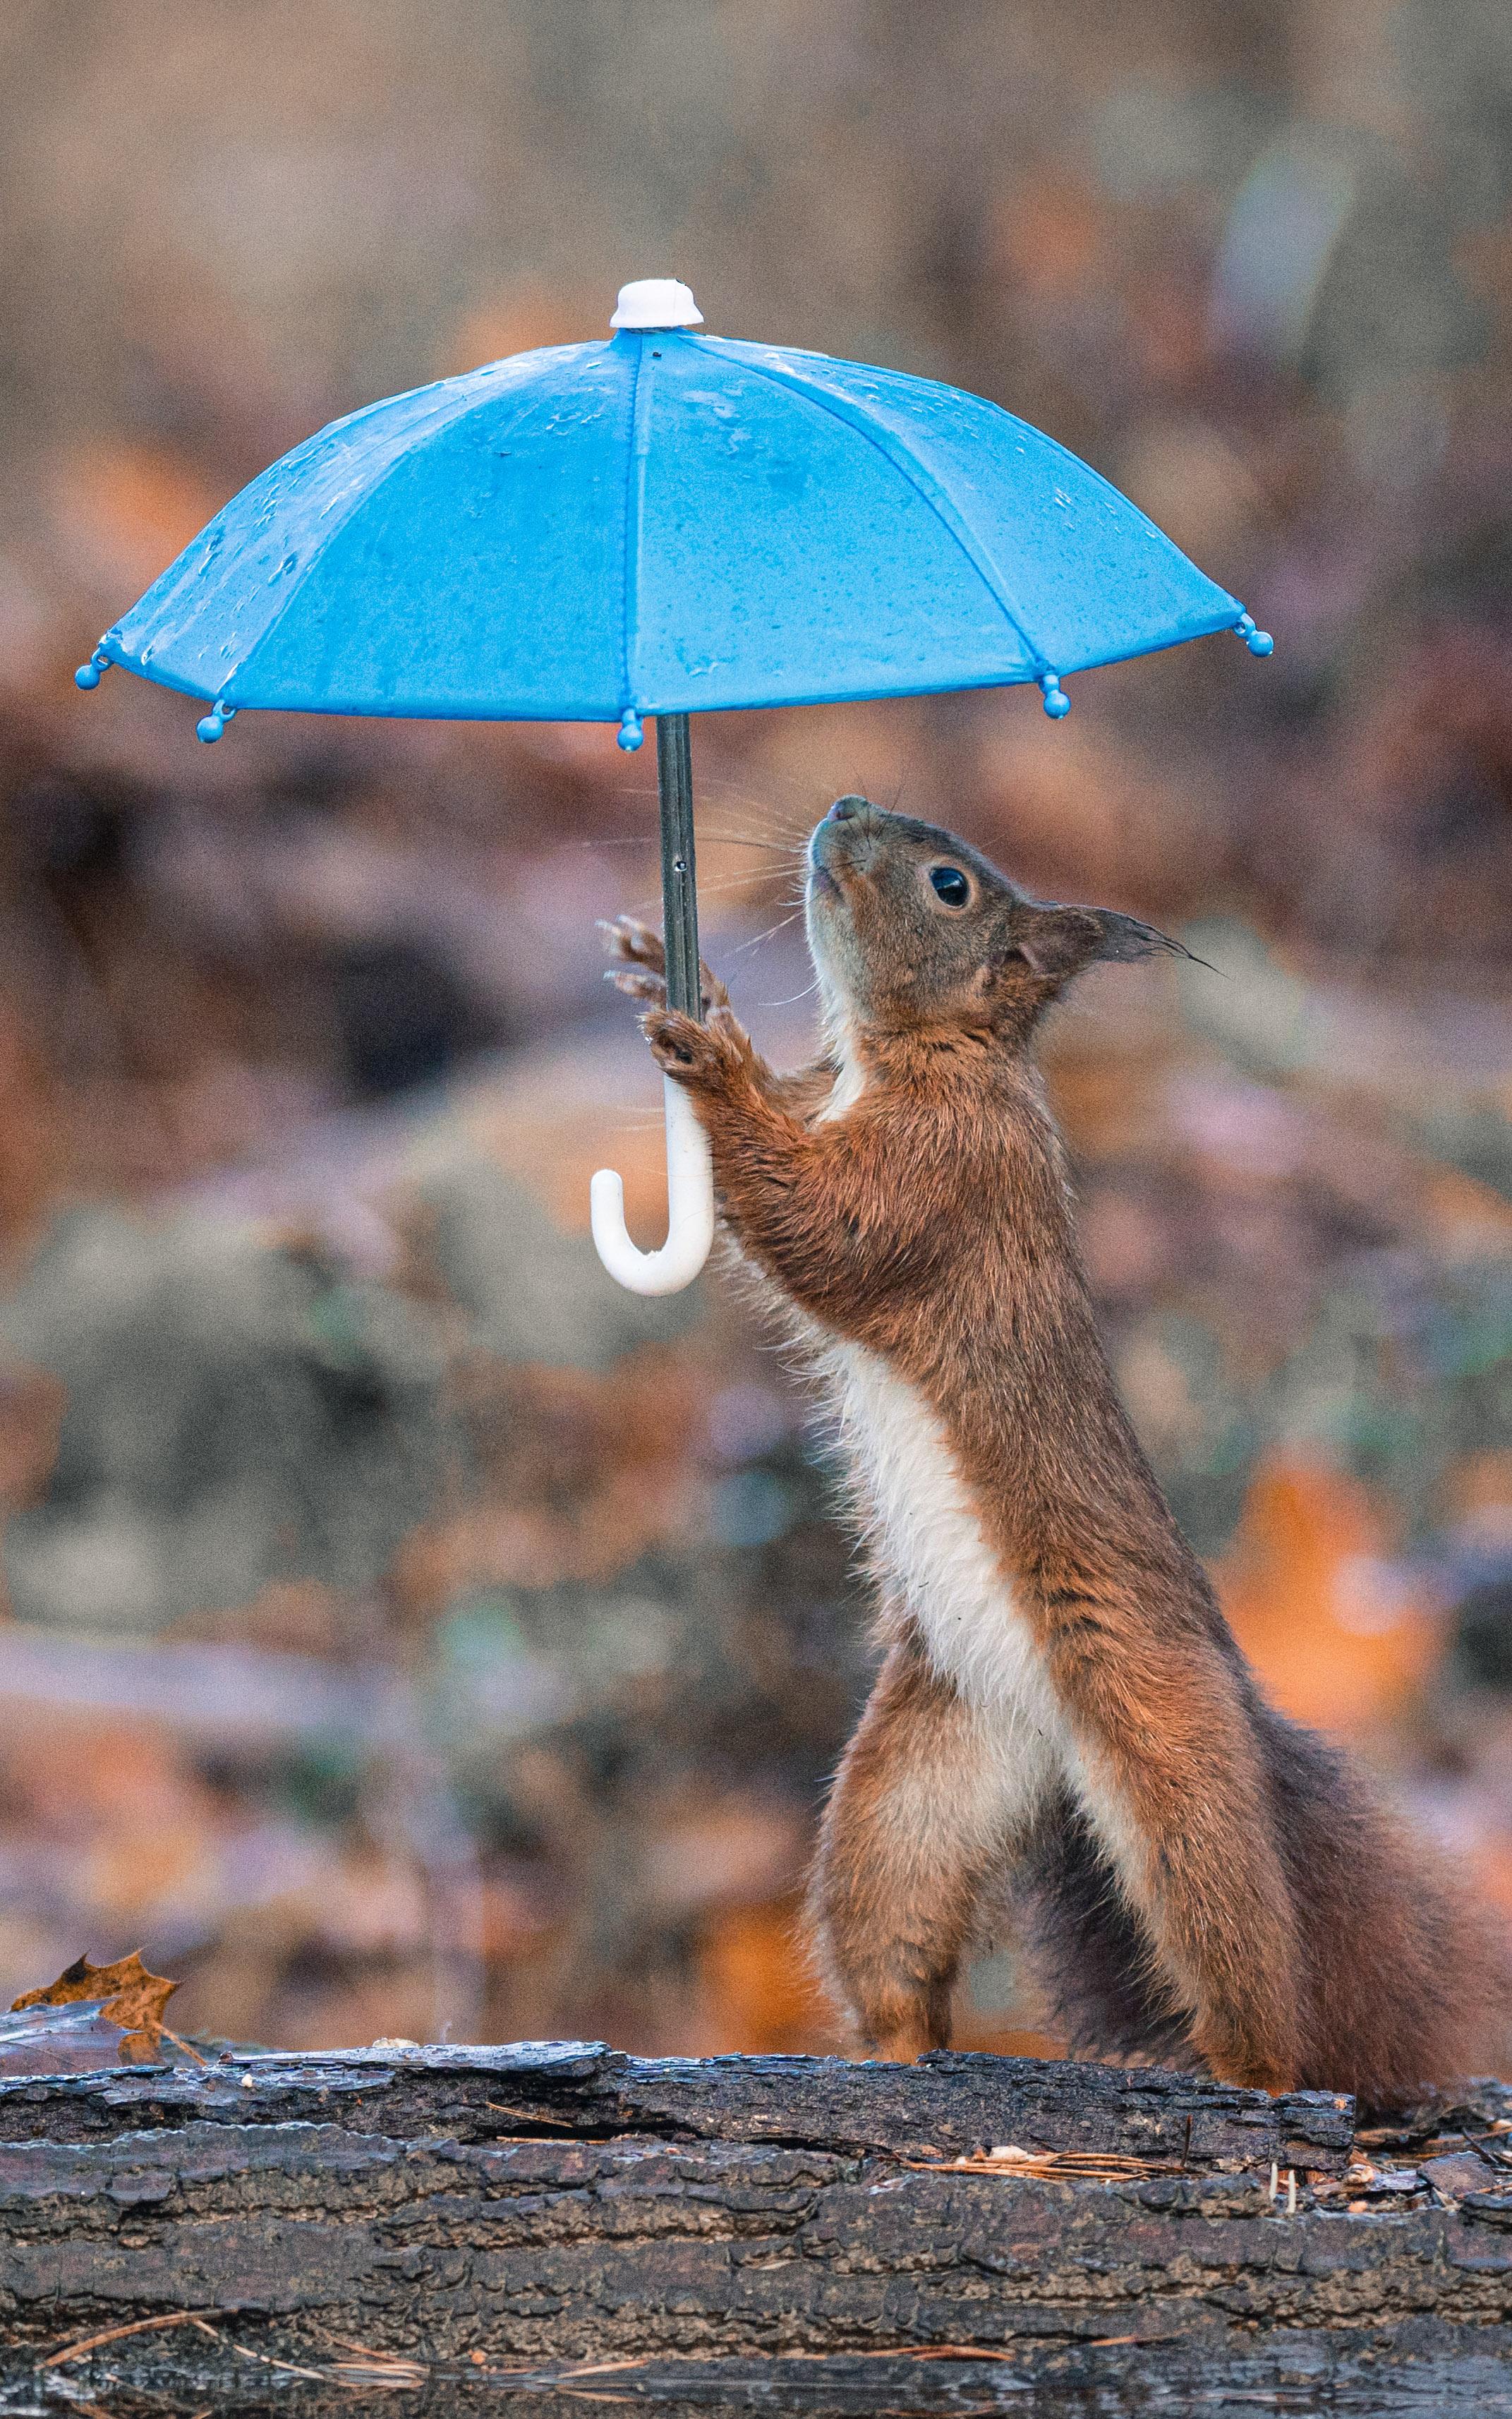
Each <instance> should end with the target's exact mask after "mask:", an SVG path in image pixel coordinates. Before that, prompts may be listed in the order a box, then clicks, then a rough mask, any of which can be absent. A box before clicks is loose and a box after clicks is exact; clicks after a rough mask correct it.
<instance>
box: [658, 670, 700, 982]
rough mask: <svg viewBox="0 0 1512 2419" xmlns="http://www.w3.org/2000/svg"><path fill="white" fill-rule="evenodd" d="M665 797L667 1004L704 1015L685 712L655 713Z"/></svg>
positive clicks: (660, 779)
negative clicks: (700, 976) (700, 977)
mask: <svg viewBox="0 0 1512 2419" xmlns="http://www.w3.org/2000/svg"><path fill="white" fill-rule="evenodd" d="M656 788H657V791H658V792H659V793H660V798H661V912H662V929H663V931H664V932H665V933H666V935H667V1004H668V1006H669V1007H670V1008H678V1009H682V1011H683V1013H684V1015H685V1016H697V1017H702V1013H703V1001H702V983H701V982H700V980H699V911H698V892H697V889H696V886H695V884H696V875H695V871H694V864H693V750H692V745H691V742H690V740H689V738H688V732H687V715H686V714H659V715H658V716H656Z"/></svg>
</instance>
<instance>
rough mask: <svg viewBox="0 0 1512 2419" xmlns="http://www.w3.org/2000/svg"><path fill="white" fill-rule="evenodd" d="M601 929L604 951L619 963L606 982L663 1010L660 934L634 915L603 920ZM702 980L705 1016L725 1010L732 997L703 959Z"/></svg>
mask: <svg viewBox="0 0 1512 2419" xmlns="http://www.w3.org/2000/svg"><path fill="white" fill-rule="evenodd" d="M598 929H599V931H600V932H602V933H603V935H604V947H605V948H606V949H607V950H608V952H609V956H610V957H611V958H613V959H615V960H616V961H617V963H615V964H614V965H612V966H611V967H610V968H609V972H608V974H607V975H606V977H605V980H606V982H611V983H613V984H614V985H615V987H616V989H618V990H620V991H623V992H625V994H627V996H628V997H629V998H631V999H643V1000H648V1001H649V1002H650V1003H651V1005H652V1007H654V1008H661V1007H663V1006H664V1005H665V1003H666V998H667V953H666V950H665V949H664V948H663V947H662V939H661V934H660V933H659V932H653V931H652V929H651V927H650V925H649V924H642V923H641V922H640V919H639V917H635V916H616V917H614V918H613V920H612V921H609V920H601V921H600V924H599V927H598ZM699 977H700V981H701V984H702V992H703V1007H704V1010H705V1013H706V1012H707V1011H708V1009H711V1008H722V1007H723V1006H724V1005H725V1002H726V1001H727V1000H728V999H729V996H730V994H729V993H728V992H727V991H726V989H725V987H724V985H723V983H722V982H721V981H720V980H719V978H718V976H717V975H716V974H713V973H711V971H710V969H709V968H708V967H707V966H706V965H705V964H704V963H703V961H702V958H701V959H700V961H699Z"/></svg>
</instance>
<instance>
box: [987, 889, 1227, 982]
mask: <svg viewBox="0 0 1512 2419" xmlns="http://www.w3.org/2000/svg"><path fill="white" fill-rule="evenodd" d="M1009 954H1010V955H1011V956H1016V957H1019V958H1022V960H1023V961H1024V963H1025V964H1026V966H1027V967H1028V969H1029V972H1030V973H1031V974H1032V975H1034V976H1036V977H1037V978H1038V979H1039V980H1040V981H1041V983H1044V984H1046V985H1047V986H1049V987H1050V988H1051V989H1058V988H1059V986H1060V985H1061V984H1062V983H1066V982H1069V981H1070V980H1071V978H1072V976H1073V975H1078V974H1080V973H1081V972H1082V970H1083V968H1084V967H1086V966H1090V965H1097V964H1100V963H1108V964H1113V965H1132V964H1134V963H1135V962H1136V961H1137V960H1138V959H1140V958H1151V957H1159V956H1162V955H1168V956H1171V957H1179V958H1184V957H1188V956H1190V954H1191V952H1190V951H1189V950H1187V949H1185V948H1182V946H1181V943H1180V941H1173V940H1172V939H1171V937H1170V935H1169V933H1166V932H1161V931H1159V930H1158V928H1157V927H1156V926H1155V925H1153V924H1142V923H1141V922H1140V920H1139V918H1138V917H1137V916H1124V915H1122V914H1120V913H1119V910H1118V909H1117V908H1116V907H1065V906H1061V905H1058V904H1057V903H1056V902H1055V901H1048V900H1047V901H1034V900H1026V901H1024V903H1023V905H1022V907H1021V908H1020V909H1019V912H1018V914H1017V915H1016V916H1015V917H1014V921H1013V928H1012V941H1011V946H1010V951H1009Z"/></svg>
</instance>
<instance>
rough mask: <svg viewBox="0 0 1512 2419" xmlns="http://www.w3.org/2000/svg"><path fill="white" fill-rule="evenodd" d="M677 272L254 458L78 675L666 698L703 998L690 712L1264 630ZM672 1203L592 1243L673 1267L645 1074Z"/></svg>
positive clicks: (681, 1186)
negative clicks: (721, 307)
mask: <svg viewBox="0 0 1512 2419" xmlns="http://www.w3.org/2000/svg"><path fill="white" fill-rule="evenodd" d="M611 325H612V327H613V328H614V330H615V331H616V332H615V333H614V335H613V336H612V338H611V339H610V340H609V342H607V343H597V344H587V345H555V346H549V347H546V348H545V349H543V350H541V351H538V352H531V353H520V354H517V355H515V356H514V357H512V358H511V359H509V360H506V361H501V362H490V363H488V364H487V365H486V367H485V368H483V369H478V370H472V371H471V372H470V373H469V374H468V375H467V376H466V377H455V378H445V379H442V380H441V381H440V383H439V384H437V385H434V386H427V387H420V388H417V389H416V390H415V392H414V393H410V394H402V395H395V396H393V397H391V398H390V399H389V400H388V401H386V402H382V403H376V404H370V405H368V406H367V407H366V408H364V409H363V410H361V411H356V412H353V413H351V414H350V415H349V417H348V418H347V419H345V420H338V421H334V422H332V424H331V426H330V427H329V428H323V429H322V430H321V431H320V432H319V434H318V435H317V436H316V437H312V438H311V439H309V440H308V441H307V442H306V443H305V444H303V445H301V446H297V447H296V448H295V450H294V451H293V453H291V454H287V455H285V456H284V457H283V459H282V460H281V461H278V462H275V463H274V464H273V465H272V467H271V469H270V470H265V471H264V472H263V473H262V475H261V477H260V478H256V479H255V480H254V481H253V482H252V484H251V485H250V486H247V487H244V488H243V489H242V490H241V493H240V494H239V495H238V496H234V497H233V498H232V500H231V501H230V502H229V503H228V504H227V505H226V506H225V508H224V511H222V512H220V513H218V514H217V515H216V516H215V518H214V519H213V520H212V521H210V522H209V523H208V526H207V527H206V528H205V529H204V530H202V531H201V532H200V534H199V535H198V536H197V537H196V538H195V539H194V540H193V543H192V544H191V545H190V546H188V547H185V549H184V551H183V553H182V554H181V555H180V556H179V557H178V559H177V562H174V563H172V564H170V566H169V568H168V569H167V570H166V571H165V572H164V573H163V574H162V578H160V579H157V580H155V581H154V582H153V585H152V586H151V587H150V588H149V589H148V590H147V593H146V595H145V596H143V597H142V598H141V599H140V601H139V602H138V603H137V604H136V605H134V606H133V607H132V609H131V611H130V612H129V613H128V614H127V615H126V616H125V617H124V619H123V620H121V621H119V622H117V623H116V625H115V627H114V628H113V629H111V630H108V631H107V632H106V633H105V635H104V637H103V638H102V639H100V644H99V646H98V647H97V648H96V649H95V651H94V654H93V655H92V656H91V658H90V660H89V662H88V663H87V664H84V665H81V667H80V669H79V671H78V672H77V674H76V675H75V677H76V679H77V680H78V683H79V686H81V688H93V687H96V686H98V685H99V681H100V673H101V671H102V670H104V669H105V668H106V667H107V666H108V665H111V664H122V665H124V666H125V667H126V668H127V670H130V671H134V672H139V673H142V674H143V675H144V676H145V677H146V678H147V679H148V680H154V681H158V682H161V683H162V685H163V686H165V687H168V688H176V689H179V690H181V691H183V692H184V693H185V694H186V695H188V696H190V697H195V698H200V699H203V700H204V701H206V702H207V704H208V707H209V711H208V713H207V714H206V715H204V716H202V718H201V719H200V721H199V723H198V726H197V728H198V731H199V735H200V737H201V738H202V739H206V740H215V739H219V738H220V736H221V734H222V732H224V729H225V727H226V725H227V723H229V722H230V721H231V720H232V718H233V717H234V716H236V715H237V714H239V713H240V712H242V711H243V710H245V709H251V708H264V707H267V708H275V707H276V708H284V709H298V710H299V711H301V712H302V713H316V714H380V715H427V716H455V717H461V718H467V719H486V720H543V721H588V722H599V721H605V722H616V723H618V725H619V741H620V745H621V747H628V748H634V747H640V741H641V725H642V721H643V720H644V718H645V717H646V716H655V717H656V738H657V770H658V780H659V788H660V796H661V818H662V879H663V896H664V905H665V910H666V931H667V955H668V993H669V997H670V998H671V1001H672V1002H673V1004H674V1005H675V1006H680V1007H682V1008H684V1009H686V1010H687V1012H688V1013H690V1014H694V1015H696V1014H697V1013H698V1012H699V980H698V931H697V910H696V899H695V891H694V855H693V821H692V777H691V763H690V753H689V738H688V721H687V717H688V716H689V715H690V714H694V713H698V712H701V711H703V712H708V711H714V710H722V709H728V708H731V707H735V706H766V705H800V704H812V703H816V702H818V701H822V700H834V699H841V698H868V697H899V696H907V695H911V694H918V693H919V692H922V691H926V690H936V689H956V688H988V687H997V686H1006V685H1010V684H1012V683H1015V682H1029V681H1032V682H1035V683H1036V684H1037V685H1038V686H1039V688H1040V690H1041V696H1042V698H1043V701H1044V710H1045V712H1046V713H1047V714H1049V715H1051V716H1056V717H1057V718H1058V717H1059V716H1062V715H1064V714H1066V713H1067V712H1068V711H1069V709H1070V704H1071V700H1070V698H1069V697H1068V696H1067V694H1066V691H1065V689H1064V688H1063V686H1062V685H1061V684H1062V682H1063V680H1064V679H1065V678H1066V677H1067V676H1069V675H1070V674H1071V673H1072V672H1075V671H1080V670H1084V669H1085V668H1086V667H1088V665H1092V664H1103V663H1113V662H1116V661H1118V660H1119V658H1121V657H1124V656H1128V655H1144V654H1147V653H1149V652H1150V651H1151V650H1153V649H1155V648H1159V647H1169V646H1175V645H1177V644H1178V643H1179V642H1180V640H1182V639H1196V638H1200V637H1203V636H1205V635H1206V634H1208V633H1210V632H1211V631H1216V630H1223V629H1231V630H1234V631H1237V632H1238V633H1239V635H1240V636H1241V637H1242V638H1243V639H1244V640H1245V642H1246V644H1247V645H1248V646H1249V648H1250V649H1251V651H1252V653H1254V654H1256V655H1268V654H1269V653H1270V651H1271V640H1270V639H1269V637H1268V636H1267V635H1266V633H1265V632H1264V631H1263V630H1257V628H1256V626H1255V624H1254V622H1253V620H1252V619H1251V617H1250V616H1249V614H1247V613H1246V612H1245V610H1244V609H1243V607H1242V605H1241V604H1240V602H1239V600H1238V598H1237V597H1233V596H1230V595H1228V594H1227V593H1226V591H1225V590H1223V589H1222V588H1219V587H1217V586H1216V585H1215V584H1214V582H1213V581H1212V580H1211V579H1209V578H1205V576H1204V575H1203V574H1202V573H1201V572H1200V571H1198V570H1197V569H1196V566H1195V564H1193V563H1191V562H1188V561H1187V559H1186V557H1185V555H1183V554H1182V553H1181V552H1180V549H1179V548H1178V547H1175V546H1173V545H1172V544H1171V542H1170V540H1169V539H1168V538H1167V537H1165V536H1164V535H1163V534H1162V532H1160V531H1159V530H1158V529H1156V528H1155V527H1154V525H1153V523H1152V522H1150V521H1149V520H1147V519H1146V518H1145V516H1144V515H1143V514H1142V513H1140V512H1138V511H1136V509H1135V508H1134V505H1133V504H1131V503H1130V502H1129V501H1128V500H1127V499H1126V498H1125V497H1123V496H1121V495H1119V492H1118V490H1117V488H1115V487H1111V486H1110V485H1108V483H1107V482H1106V480H1104V479H1103V478H1100V477H1099V476H1098V474H1097V472H1096V471H1095V470H1089V469H1088V466H1087V464H1086V463H1085V462H1081V461H1078V460H1077V458H1076V456H1075V455H1073V454H1068V453H1067V452H1066V450H1065V448H1064V447H1063V446H1060V445H1057V444H1056V443H1055V441H1054V440H1053V439H1051V438H1048V437H1044V436H1041V433H1040V432H1039V430H1038V429H1035V428H1031V427H1029V426H1028V424H1026V422H1024V421H1022V420H1015V419H1014V418H1013V417H1012V415H1011V413H1009V412H1006V411H1003V410H1001V409H1000V408H998V407H997V406H996V405H995V404H991V403H987V402H984V401H983V400H982V399H981V398H980V396H978V395H973V394H965V393H962V392H961V391H960V390H959V389H957V388H954V387H948V386H941V385H937V384H936V383H935V382H934V381H933V380H932V379H927V378H917V377H903V375H902V374H901V373H899V372H897V371H894V370H884V369H872V368H868V367H866V366H865V365H864V364H862V363H859V362H840V361H832V360H830V359H829V358H828V357H827V356H826V355H825V354H823V353H805V352H796V351H793V350H791V349H788V348H787V347H779V346H772V345H751V344H741V343H736V342H734V341H733V340H732V339H729V338H726V337H717V336H705V335H699V334H696V333H694V332H693V331H694V330H696V329H697V328H699V327H700V326H702V314H701V312H700V311H699V309H698V306H697V304H696V303H695V301H694V300H693V297H692V295H691V294H690V293H689V292H688V289H687V286H686V285H681V284H680V283H678V282H677V281H676V280H675V279H670V278H651V279H644V280H641V281H640V282H639V283H638V284H635V285H627V286H625V288H624V289H623V290H622V292H621V295H620V298H619V307H618V309H617V310H616V311H615V313H614V316H613V320H612V322H611ZM667 1102H668V1169H669V1192H670V1208H671V1217H670V1232H669V1238H668V1241H667V1244H666V1245H665V1246H664V1247H663V1249H662V1250H661V1251H660V1252H656V1253H651V1254H642V1253H640V1252H638V1251H637V1250H636V1248H635V1246H634V1244H633V1243H632V1242H631V1241H630V1240H629V1237H628V1236H627V1234H626V1233H625V1218H624V1195H623V1188H622V1186H621V1184H620V1179H619V1178H618V1177H617V1176H615V1175H614V1174H613V1172H612V1171H611V1170H609V1169H604V1170H601V1171H600V1173H599V1175H598V1176H596V1177H595V1178H594V1200H593V1209H594V1240H595V1242H596V1243H597V1245H598V1248H599V1251H600V1254H601V1256H602V1257H603V1258H604V1260H605V1263H606V1265H607V1266H608V1267H609V1269H610V1270H611V1271H612V1272H613V1273H614V1274H615V1275H616V1276H618V1277H619V1278H620V1280H621V1282H622V1283H625V1284H626V1285H629V1286H631V1287H634V1288H635V1289H636V1290H638V1291H643V1292H671V1291H673V1290H675V1289H676V1288H677V1287H681V1286H683V1285H686V1284H687V1283H688V1282H689V1280H690V1279H691V1278H692V1277H693V1276H694V1275H695V1274H696V1273H697V1271H698V1270H699V1268H700V1267H702V1262H703V1260H704V1258H705V1256H707V1252H708V1248H709V1242H710V1240H711V1238H712V1234H713V1206H712V1192H711V1187H710V1180H709V1172H708V1155H707V1151H706V1148H704V1145H703V1139H702V1129H701V1128H700V1127H699V1126H698V1123H697V1120H696V1118H695V1117H693V1116H692V1113H691V1110H690V1107H689V1105H688V1103H687V1097H686V1095H685V1094H683V1093H682V1092H681V1091H680V1090H679V1089H678V1087H677V1086H675V1085H672V1084H669V1085H668V1086H667Z"/></svg>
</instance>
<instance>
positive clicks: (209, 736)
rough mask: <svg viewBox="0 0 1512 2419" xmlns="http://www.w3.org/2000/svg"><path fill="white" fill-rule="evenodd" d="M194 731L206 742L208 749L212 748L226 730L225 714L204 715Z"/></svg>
mask: <svg viewBox="0 0 1512 2419" xmlns="http://www.w3.org/2000/svg"><path fill="white" fill-rule="evenodd" d="M194 729H195V730H196V731H197V732H198V733H199V735H200V737H201V738H202V739H203V740H204V742H205V745H206V747H211V746H212V745H213V744H214V742H215V741H216V740H217V739H219V738H220V736H221V733H222V732H223V731H224V729H225V716H224V715H223V714H202V715H201V716H200V718H199V720H198V721H197V722H196V723H195V725H194Z"/></svg>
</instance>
